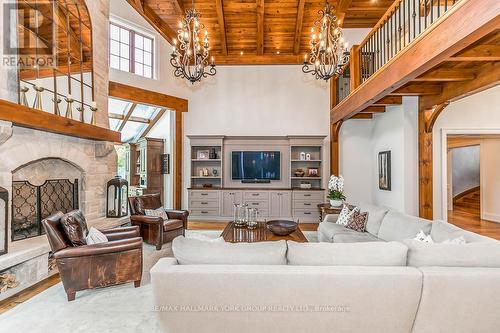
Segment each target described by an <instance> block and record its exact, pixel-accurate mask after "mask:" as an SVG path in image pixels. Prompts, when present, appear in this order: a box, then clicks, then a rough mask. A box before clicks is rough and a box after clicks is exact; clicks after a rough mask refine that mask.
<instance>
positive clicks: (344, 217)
mask: <svg viewBox="0 0 500 333" xmlns="http://www.w3.org/2000/svg"><path fill="white" fill-rule="evenodd" d="M355 211H359V208H358V207H354V208H353V209H352V210H351V209H349V206H347V205H346V204H344V207H343V208H342V210H341V211H340V214H339V218H338V219H337V224H340V225H343V226H346V225H347V222H349V219H350V218H351V216H352V214H353V213H354V212H355Z"/></svg>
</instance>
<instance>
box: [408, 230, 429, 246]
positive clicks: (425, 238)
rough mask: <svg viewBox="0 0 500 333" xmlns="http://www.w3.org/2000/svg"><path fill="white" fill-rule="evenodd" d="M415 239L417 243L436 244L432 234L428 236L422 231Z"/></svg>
mask: <svg viewBox="0 0 500 333" xmlns="http://www.w3.org/2000/svg"><path fill="white" fill-rule="evenodd" d="M413 239H414V240H416V241H419V242H422V243H434V241H433V240H432V237H431V235H430V234H429V235H427V234H426V233H425V232H423V231H422V230H420V231H419V232H418V234H417V235H416V236H415V238H413Z"/></svg>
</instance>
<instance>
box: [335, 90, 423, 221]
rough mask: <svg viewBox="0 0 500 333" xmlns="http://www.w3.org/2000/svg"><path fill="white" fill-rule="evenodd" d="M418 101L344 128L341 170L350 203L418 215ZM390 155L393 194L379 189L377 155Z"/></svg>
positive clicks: (341, 143) (392, 107)
mask: <svg viewBox="0 0 500 333" xmlns="http://www.w3.org/2000/svg"><path fill="white" fill-rule="evenodd" d="M417 114H418V105H417V98H415V97H408V98H406V97H405V98H404V99H403V104H401V105H397V106H390V107H387V108H386V112H385V113H384V114H380V115H376V116H375V117H374V119H373V120H371V121H370V120H349V121H347V122H346V123H344V124H343V125H342V128H341V136H340V145H341V148H340V149H341V160H340V161H341V165H340V170H341V173H342V174H343V176H344V177H345V179H346V186H345V187H346V196H347V197H348V201H349V202H353V203H359V202H371V203H374V204H376V205H382V206H387V207H391V208H393V209H397V210H399V211H403V212H406V213H408V214H412V215H416V214H418V167H417V165H418V149H417V148H418V146H417V142H418V129H417ZM386 150H390V151H391V170H392V177H391V183H392V186H391V188H392V189H391V191H384V190H380V189H379V187H378V153H379V152H381V151H386Z"/></svg>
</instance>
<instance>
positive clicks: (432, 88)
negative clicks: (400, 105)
mask: <svg viewBox="0 0 500 333" xmlns="http://www.w3.org/2000/svg"><path fill="white" fill-rule="evenodd" d="M442 89H443V88H442V86H441V85H439V84H432V85H430V84H418V83H410V84H407V85H406V86H404V87H401V88H399V89H397V90H396V91H394V92H392V93H391V96H394V95H396V96H426V95H439V94H440V93H441V91H442Z"/></svg>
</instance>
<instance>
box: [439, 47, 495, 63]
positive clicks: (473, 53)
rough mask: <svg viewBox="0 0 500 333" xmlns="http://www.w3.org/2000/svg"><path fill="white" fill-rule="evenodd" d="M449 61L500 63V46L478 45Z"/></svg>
mask: <svg viewBox="0 0 500 333" xmlns="http://www.w3.org/2000/svg"><path fill="white" fill-rule="evenodd" d="M448 61H500V45H477V46H475V47H472V48H469V49H467V50H464V51H462V52H459V53H458V54H456V55H454V56H453V57H451V58H450V59H448Z"/></svg>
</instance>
